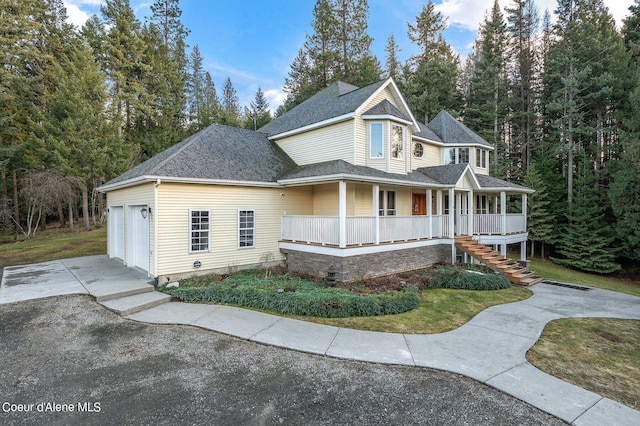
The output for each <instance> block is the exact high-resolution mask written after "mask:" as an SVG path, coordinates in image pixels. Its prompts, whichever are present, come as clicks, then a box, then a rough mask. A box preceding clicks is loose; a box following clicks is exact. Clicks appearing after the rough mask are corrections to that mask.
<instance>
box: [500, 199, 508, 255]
mask: <svg viewBox="0 0 640 426" xmlns="http://www.w3.org/2000/svg"><path fill="white" fill-rule="evenodd" d="M500 214H501V216H500V230H501V231H502V232H501V233H502V235H506V234H507V193H506V192H504V191H502V192H501V193H500ZM503 254H505V253H503Z"/></svg>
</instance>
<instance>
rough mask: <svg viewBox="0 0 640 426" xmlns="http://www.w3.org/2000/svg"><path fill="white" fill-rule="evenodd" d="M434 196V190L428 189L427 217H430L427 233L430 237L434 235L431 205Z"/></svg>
mask: <svg viewBox="0 0 640 426" xmlns="http://www.w3.org/2000/svg"><path fill="white" fill-rule="evenodd" d="M432 196H433V190H431V189H427V217H428V218H429V229H428V230H427V235H428V236H429V238H432V237H433V208H432V206H431V197H432Z"/></svg>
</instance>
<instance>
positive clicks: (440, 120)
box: [427, 111, 493, 148]
mask: <svg viewBox="0 0 640 426" xmlns="http://www.w3.org/2000/svg"><path fill="white" fill-rule="evenodd" d="M427 126H428V127H429V128H430V129H431V130H433V132H434V133H435V134H436V135H438V136H439V137H440V139H441V140H442V142H443V143H445V144H452V145H459V144H474V145H484V146H487V147H488V148H493V146H492V145H491V144H490V143H489V142H487V141H486V140H484V139H483V138H481V137H480V136H479V135H478V134H477V133H475V132H474V131H473V130H471V129H469V128H468V127H467V126H465V125H464V124H463V123H462V122H460V121H459V120H456V119H455V118H454V117H453V116H452V115H451V114H449V113H448V112H447V111H440V113H439V114H438V115H436V116H435V118H434V119H433V120H431V121H430V122H429V124H427Z"/></svg>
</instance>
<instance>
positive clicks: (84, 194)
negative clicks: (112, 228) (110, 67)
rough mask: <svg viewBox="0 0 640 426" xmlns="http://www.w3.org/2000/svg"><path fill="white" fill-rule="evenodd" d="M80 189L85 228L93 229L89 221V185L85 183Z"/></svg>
mask: <svg viewBox="0 0 640 426" xmlns="http://www.w3.org/2000/svg"><path fill="white" fill-rule="evenodd" d="M80 190H81V191H82V222H83V223H84V230H85V231H91V222H89V193H88V191H87V185H86V184H84V183H83V184H82V186H81V188H80Z"/></svg>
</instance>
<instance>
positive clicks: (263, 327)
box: [0, 256, 640, 425]
mask: <svg viewBox="0 0 640 426" xmlns="http://www.w3.org/2000/svg"><path fill="white" fill-rule="evenodd" d="M147 280H148V279H147V278H146V277H144V276H143V275H142V274H140V273H139V272H136V271H135V270H132V269H129V268H124V267H123V266H122V265H121V264H120V263H119V262H117V261H114V260H110V259H108V258H106V256H94V257H88V258H78V259H66V260H63V261H57V262H47V263H43V264H39V265H27V266H22V267H10V268H5V271H4V275H3V278H2V283H1V284H0V304H2V303H10V302H15V301H20V300H28V299H33V298H38V297H48V296H53V295H57V294H91V295H94V296H96V298H97V299H98V297H100V298H102V299H103V301H102V302H101V303H103V304H104V305H105V306H109V305H108V304H107V303H108V302H109V301H111V303H112V304H113V305H117V304H118V301H120V300H126V299H127V298H133V297H136V296H127V294H128V293H123V291H125V290H123V289H124V288H125V287H128V286H140V285H144V286H146V287H147V288H148V287H150V286H149V285H148V284H147ZM74 281H75V282H74ZM109 288H112V289H114V290H113V294H109V292H110V291H109ZM531 290H532V291H533V293H534V295H533V297H531V298H529V299H527V300H524V301H521V302H516V303H511V304H506V305H498V306H494V307H491V308H489V309H487V310H485V311H483V312H481V313H480V314H478V315H477V316H476V317H475V318H473V319H472V320H471V321H470V322H469V323H467V324H465V325H464V326H462V327H460V328H458V329H456V330H453V331H450V332H447V333H441V334H434V335H414V334H393V333H377V332H369V331H360V330H351V329H344V328H337V327H331V326H324V325H319V324H315V323H310V322H305V321H297V320H292V319H287V318H281V317H278V316H275V315H269V314H263V313H259V312H255V311H251V310H246V309H241V308H235V307H229V306H218V305H200V304H187V303H178V302H171V303H165V304H162V305H159V306H155V307H151V308H148V309H146V308H145V309H143V310H141V311H139V312H135V313H131V314H129V315H128V316H127V317H128V318H130V319H133V320H136V321H143V322H149V323H156V324H185V325H193V326H197V327H201V328H204V329H208V330H213V331H217V332H221V333H226V334H230V335H233V336H237V337H240V338H243V339H248V340H251V341H254V342H260V343H264V344H269V345H274V346H279V347H283V348H288V349H294V350H299V351H303V352H310V353H315V354H321V355H326V356H331V357H336V358H342V359H352V360H359V361H367V362H376V363H387V364H400V365H413V366H420V367H430V368H435V369H440V370H446V371H451V372H454V373H459V374H463V375H465V376H468V377H471V378H474V379H476V380H478V381H480V382H483V383H486V384H487V385H489V386H493V387H495V388H497V389H499V390H501V391H503V392H505V393H507V394H510V395H513V396H515V397H516V398H519V399H521V400H523V401H525V402H528V403H529V404H531V405H533V406H535V407H537V408H539V409H541V410H543V411H546V412H548V413H550V414H553V415H555V416H557V417H559V418H561V419H563V420H565V421H567V422H569V423H572V424H575V425H602V424H612V425H638V424H640V411H636V410H633V409H631V408H629V407H626V406H624V405H622V404H619V403H617V402H615V401H612V400H610V399H607V398H603V397H602V396H600V395H598V394H595V393H593V392H589V391H587V390H585V389H582V388H580V387H578V386H575V385H572V384H569V383H567V382H564V381H562V380H560V379H557V378H555V377H553V376H550V375H548V374H545V373H543V372H542V371H540V370H538V369H537V368H535V367H533V366H532V365H531V364H529V363H528V362H527V360H526V358H525V354H526V352H527V350H528V349H529V348H530V347H531V346H532V345H533V344H534V343H535V342H536V341H537V340H538V338H539V337H540V334H541V333H542V330H543V328H544V326H545V325H546V323H547V322H549V321H551V320H554V319H558V318H563V317H574V318H575V317H607V318H629V319H637V320H640V298H639V297H634V296H629V295H625V294H622V293H616V292H611V291H607V290H600V289H590V290H588V291H583V290H577V289H572V288H564V287H558V286H553V285H548V284H537V285H535V286H534V287H532V288H531ZM123 294H124V295H123ZM158 296H159V297H162V296H161V295H158ZM145 297H148V296H145ZM98 300H99V299H98ZM123 303H124V302H123ZM111 309H114V310H118V308H114V307H111ZM122 312H126V311H124V310H123V311H122Z"/></svg>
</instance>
